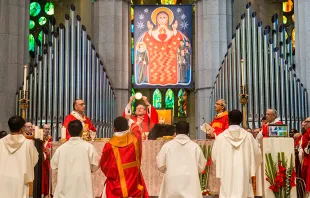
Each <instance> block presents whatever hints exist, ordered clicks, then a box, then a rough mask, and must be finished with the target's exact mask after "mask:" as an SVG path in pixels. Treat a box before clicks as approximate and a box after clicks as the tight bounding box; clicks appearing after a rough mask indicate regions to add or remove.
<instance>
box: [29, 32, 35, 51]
mask: <svg viewBox="0 0 310 198" xmlns="http://www.w3.org/2000/svg"><path fill="white" fill-rule="evenodd" d="M28 39H29V51H30V50H32V51H34V46H35V41H34V36H33V35H32V34H29V36H28Z"/></svg>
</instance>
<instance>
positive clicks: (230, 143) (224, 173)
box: [212, 110, 262, 198]
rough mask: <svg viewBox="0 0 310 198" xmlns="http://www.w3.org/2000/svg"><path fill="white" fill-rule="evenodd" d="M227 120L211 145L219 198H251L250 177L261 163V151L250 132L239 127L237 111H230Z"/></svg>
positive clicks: (240, 115)
mask: <svg viewBox="0 0 310 198" xmlns="http://www.w3.org/2000/svg"><path fill="white" fill-rule="evenodd" d="M228 119H229V127H228V129H226V130H225V131H224V132H223V133H221V134H220V135H219V136H217V138H216V139H215V141H214V144H213V148H212V160H213V162H214V163H215V166H216V178H218V179H220V198H248V197H254V193H253V187H252V177H253V176H255V172H256V171H257V169H258V167H259V165H260V164H261V163H262V155H261V151H260V148H259V146H258V143H257V141H256V140H255V139H254V137H253V135H252V134H251V133H249V132H247V131H246V130H244V129H242V128H240V126H239V125H240V123H241V122H242V113H241V112H240V111H239V110H232V111H230V112H229V113H228Z"/></svg>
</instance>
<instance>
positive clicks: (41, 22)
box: [39, 16, 47, 25]
mask: <svg viewBox="0 0 310 198" xmlns="http://www.w3.org/2000/svg"><path fill="white" fill-rule="evenodd" d="M46 21H47V20H46V18H45V17H44V16H42V17H40V18H39V24H40V25H44V24H45V23H46Z"/></svg>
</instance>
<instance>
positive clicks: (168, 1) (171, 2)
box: [161, 0, 177, 5]
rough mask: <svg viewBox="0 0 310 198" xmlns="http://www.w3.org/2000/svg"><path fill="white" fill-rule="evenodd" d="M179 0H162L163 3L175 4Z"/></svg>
mask: <svg viewBox="0 0 310 198" xmlns="http://www.w3.org/2000/svg"><path fill="white" fill-rule="evenodd" d="M176 3H177V0H161V4H162V5H175V4H176Z"/></svg>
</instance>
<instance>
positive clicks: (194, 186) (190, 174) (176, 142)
mask: <svg viewBox="0 0 310 198" xmlns="http://www.w3.org/2000/svg"><path fill="white" fill-rule="evenodd" d="M176 134H177V135H176V137H175V138H174V139H173V140H171V141H170V142H167V143H166V144H165V145H164V146H163V147H162V148H161V150H160V152H159V153H158V155H157V157H156V162H157V167H158V169H159V170H160V171H161V172H163V173H164V174H165V175H164V179H163V182H162V184H161V187H160V192H159V196H158V197H159V198H171V197H176V198H177V197H180V198H181V197H184V198H200V197H202V192H201V188H200V181H199V173H201V172H203V170H204V169H205V167H206V162H207V161H206V159H205V157H204V154H203V152H202V150H201V148H200V146H199V145H198V144H197V143H195V142H193V141H191V139H190V138H189V137H188V134H189V124H188V123H187V122H185V121H180V122H178V123H177V124H176Z"/></svg>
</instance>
